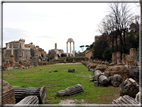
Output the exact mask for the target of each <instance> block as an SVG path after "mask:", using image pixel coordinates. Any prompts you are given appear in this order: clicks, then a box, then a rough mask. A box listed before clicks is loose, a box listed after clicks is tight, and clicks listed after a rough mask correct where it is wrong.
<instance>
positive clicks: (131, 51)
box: [130, 48, 137, 58]
mask: <svg viewBox="0 0 142 107" xmlns="http://www.w3.org/2000/svg"><path fill="white" fill-rule="evenodd" d="M130 55H131V56H132V57H133V58H134V57H135V56H136V55H137V54H136V48H131V49H130Z"/></svg>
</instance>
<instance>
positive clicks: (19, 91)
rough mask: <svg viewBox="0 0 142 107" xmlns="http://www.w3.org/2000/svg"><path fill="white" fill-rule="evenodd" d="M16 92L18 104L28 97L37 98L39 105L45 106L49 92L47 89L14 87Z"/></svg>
mask: <svg viewBox="0 0 142 107" xmlns="http://www.w3.org/2000/svg"><path fill="white" fill-rule="evenodd" d="M13 88H14V92H15V99H16V102H17V103H18V102H19V101H21V100H22V99H23V98H25V97H27V96H30V95H31V96H37V97H38V99H39V104H44V103H45V101H46V96H47V90H46V87H45V86H43V87H13Z"/></svg>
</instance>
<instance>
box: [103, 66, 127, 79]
mask: <svg viewBox="0 0 142 107" xmlns="http://www.w3.org/2000/svg"><path fill="white" fill-rule="evenodd" d="M114 74H119V75H121V77H122V79H123V81H125V80H126V79H127V78H129V70H128V68H127V67H125V66H124V65H114V66H109V67H108V68H107V69H106V70H105V71H104V75H105V76H106V77H109V76H113V75H114Z"/></svg>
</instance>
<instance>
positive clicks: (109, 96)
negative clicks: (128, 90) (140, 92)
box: [3, 64, 120, 104]
mask: <svg viewBox="0 0 142 107" xmlns="http://www.w3.org/2000/svg"><path fill="white" fill-rule="evenodd" d="M39 68H42V71H40V70H39ZM69 68H74V69H75V73H68V69H69ZM48 70H51V71H53V70H58V72H52V73H49V72H48ZM91 76H93V74H92V73H91V71H88V69H87V67H85V66H83V65H82V64H55V65H45V66H38V67H36V68H29V69H14V70H11V71H3V80H5V81H7V82H9V84H10V85H11V86H20V87H23V86H25V87H42V86H45V87H46V89H47V98H46V104H58V103H59V102H60V100H65V99H77V100H81V99H84V100H85V102H86V103H88V104H91V103H97V104H111V103H112V101H113V99H116V98H118V97H119V89H120V88H119V87H112V86H109V87H102V86H99V87H95V86H94V82H90V79H91ZM77 84H81V85H82V87H83V89H84V93H79V94H76V95H73V96H65V97H56V96H55V93H56V92H57V91H60V90H64V89H66V88H67V87H70V86H74V85H77Z"/></svg>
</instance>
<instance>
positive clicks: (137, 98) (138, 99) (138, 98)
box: [135, 91, 141, 102]
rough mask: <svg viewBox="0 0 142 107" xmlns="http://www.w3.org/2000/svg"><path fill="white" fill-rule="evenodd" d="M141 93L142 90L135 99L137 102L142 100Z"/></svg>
mask: <svg viewBox="0 0 142 107" xmlns="http://www.w3.org/2000/svg"><path fill="white" fill-rule="evenodd" d="M140 95H141V92H140V91H139V92H138V93H137V94H136V97H135V100H136V101H137V102H140Z"/></svg>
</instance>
